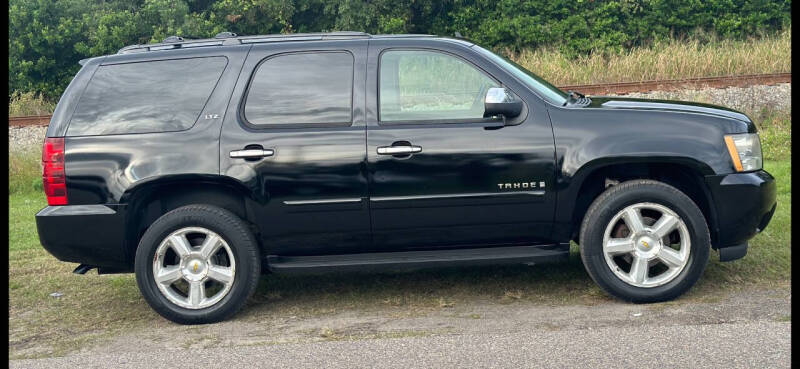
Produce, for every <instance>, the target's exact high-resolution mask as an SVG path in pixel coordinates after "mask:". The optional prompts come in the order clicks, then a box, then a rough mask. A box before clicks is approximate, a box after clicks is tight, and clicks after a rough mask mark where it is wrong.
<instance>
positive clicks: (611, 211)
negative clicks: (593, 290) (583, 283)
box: [580, 180, 711, 302]
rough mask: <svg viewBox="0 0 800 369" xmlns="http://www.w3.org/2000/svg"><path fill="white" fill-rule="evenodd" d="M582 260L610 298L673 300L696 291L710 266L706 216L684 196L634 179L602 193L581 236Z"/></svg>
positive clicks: (583, 226)
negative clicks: (689, 291) (689, 290)
mask: <svg viewBox="0 0 800 369" xmlns="http://www.w3.org/2000/svg"><path fill="white" fill-rule="evenodd" d="M580 241H581V242H580V245H581V259H582V260H583V264H584V266H585V267H586V270H587V271H588V272H589V275H590V276H591V277H592V279H593V280H594V281H595V282H597V284H598V285H600V287H602V288H603V289H604V290H606V291H607V292H608V293H610V294H612V295H614V296H616V297H619V298H621V299H623V300H627V301H633V302H657V301H665V300H671V299H673V298H675V297H677V296H679V295H681V294H683V293H684V292H686V291H687V290H688V289H689V288H691V287H692V286H693V285H694V284H695V282H697V280H698V279H699V278H700V276H701V275H702V274H703V270H705V266H706V264H707V263H708V257H709V252H710V251H709V249H710V244H711V238H710V235H709V232H708V226H707V225H706V221H705V217H704V216H703V213H702V212H701V211H700V209H699V208H698V207H697V205H696V204H695V203H694V202H693V201H692V199H690V198H689V197H688V196H686V195H685V194H684V193H682V192H681V191H679V190H678V189H676V188H675V187H672V186H669V185H667V184H664V183H662V182H657V181H652V180H633V181H628V182H624V183H621V184H619V185H616V186H614V187H611V188H610V189H608V190H606V191H605V192H604V193H602V194H601V195H600V196H599V197H598V198H597V199H596V200H595V201H594V202H593V203H592V205H591V206H590V207H589V210H588V211H587V212H586V215H585V216H584V219H583V224H582V226H581V234H580Z"/></svg>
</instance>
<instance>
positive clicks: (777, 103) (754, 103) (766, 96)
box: [612, 83, 792, 112]
mask: <svg viewBox="0 0 800 369" xmlns="http://www.w3.org/2000/svg"><path fill="white" fill-rule="evenodd" d="M612 96H613V95H612ZM624 96H625V97H636V98H645V99H663V100H681V101H696V102H703V103H708V104H714V105H721V106H725V107H728V108H731V109H734V110H741V111H744V112H752V111H758V110H761V109H762V108H770V109H774V110H779V111H785V110H790V109H791V108H792V84H791V83H781V84H777V85H773V86H750V87H728V88H706V89H701V90H678V91H653V92H648V93H638V92H637V93H630V94H627V95H624Z"/></svg>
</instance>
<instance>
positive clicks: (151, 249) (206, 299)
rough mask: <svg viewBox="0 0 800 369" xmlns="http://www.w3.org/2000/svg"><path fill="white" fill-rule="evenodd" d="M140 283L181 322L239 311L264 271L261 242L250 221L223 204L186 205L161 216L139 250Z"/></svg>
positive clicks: (164, 310)
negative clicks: (261, 258) (248, 225)
mask: <svg viewBox="0 0 800 369" xmlns="http://www.w3.org/2000/svg"><path fill="white" fill-rule="evenodd" d="M135 263H136V265H135V271H136V282H137V284H138V285H139V290H140V291H141V292H142V295H143V296H144V298H145V300H146V301H147V303H148V304H150V306H151V307H152V308H153V309H154V310H155V311H156V312H158V313H159V314H161V315H162V316H163V317H165V318H167V319H169V320H171V321H173V322H176V323H181V324H202V323H213V322H218V321H221V320H224V319H226V318H228V317H230V316H231V315H233V314H235V313H236V312H237V311H239V309H241V308H242V306H244V304H245V303H246V302H247V299H248V298H249V297H250V296H251V295H252V294H253V292H254V291H255V288H256V285H257V284H258V279H259V276H260V272H261V270H260V267H261V264H260V263H259V255H258V244H257V243H256V241H255V238H254V237H253V234H252V232H250V230H249V229H248V227H247V224H246V223H245V222H244V221H242V220H241V219H240V218H239V217H237V216H236V215H234V214H233V213H231V212H230V211H227V210H225V209H222V208H219V207H216V206H210V205H188V206H184V207H181V208H178V209H175V210H172V211H170V212H168V213H166V214H164V215H163V216H161V217H160V218H158V219H157V220H156V221H155V222H154V223H153V224H152V225H151V226H150V227H149V228H148V229H147V231H146V232H145V234H144V236H142V239H141V241H140V242H139V247H138V249H137V250H136V261H135Z"/></svg>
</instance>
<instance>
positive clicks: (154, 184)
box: [120, 174, 262, 265]
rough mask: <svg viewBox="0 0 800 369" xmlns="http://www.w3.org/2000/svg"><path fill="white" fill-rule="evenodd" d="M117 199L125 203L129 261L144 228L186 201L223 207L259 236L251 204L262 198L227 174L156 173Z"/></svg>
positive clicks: (126, 243)
mask: <svg viewBox="0 0 800 369" xmlns="http://www.w3.org/2000/svg"><path fill="white" fill-rule="evenodd" d="M120 202H121V203H124V204H126V210H125V214H126V216H125V230H126V235H125V240H126V242H125V245H124V248H125V254H126V256H128V258H127V259H128V260H130V261H131V265H132V263H133V258H134V255H135V254H136V248H137V247H138V244H139V240H140V239H141V237H142V235H144V232H145V231H146V230H147V228H148V227H149V226H150V225H151V224H153V222H154V221H155V220H156V219H158V218H159V217H160V216H162V215H163V214H166V213H167V212H169V211H171V210H174V209H176V208H179V207H181V206H185V205H189V204H208V205H213V206H218V207H220V208H223V209H226V210H228V211H230V212H232V213H234V214H235V215H236V216H238V217H240V218H241V219H242V220H244V221H245V222H246V223H248V225H249V226H250V227H251V230H252V231H253V233H254V234H256V239H257V240H259V239H260V238H259V237H257V234H258V232H259V229H258V226H257V222H256V221H255V220H256V219H255V215H254V213H253V206H254V205H255V204H258V203H261V202H262V201H260V200H259V199H258V198H257V197H255V196H254V195H253V194H252V192H251V191H250V190H249V189H248V188H247V187H246V186H245V185H244V184H242V183H241V182H239V181H237V180H235V179H233V178H230V177H225V176H216V175H196V174H187V175H172V176H164V177H159V178H155V179H151V180H148V181H146V182H142V183H139V184H137V185H136V186H135V187H132V188H130V189H128V191H126V192H125V193H124V194H123V195H122V197H121V201H120ZM259 246H260V245H259Z"/></svg>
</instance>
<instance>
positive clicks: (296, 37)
mask: <svg viewBox="0 0 800 369" xmlns="http://www.w3.org/2000/svg"><path fill="white" fill-rule="evenodd" d="M403 37H436V36H435V35H422V34H419V35H417V34H404V35H370V34H369V33H364V32H352V31H340V32H321V33H290V34H277V35H260V36H237V35H236V34H235V33H230V32H222V33H220V34H218V35H217V36H215V37H214V38H205V39H183V38H182V37H178V36H170V37H167V38H166V39H164V41H163V42H161V43H156V44H144V45H129V46H125V47H123V48H122V49H119V51H118V52H117V54H128V53H138V52H147V51H156V50H172V49H186V48H194V47H208V46H227V45H242V44H257V43H270V42H297V41H321V40H351V39H363V38H403Z"/></svg>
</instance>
